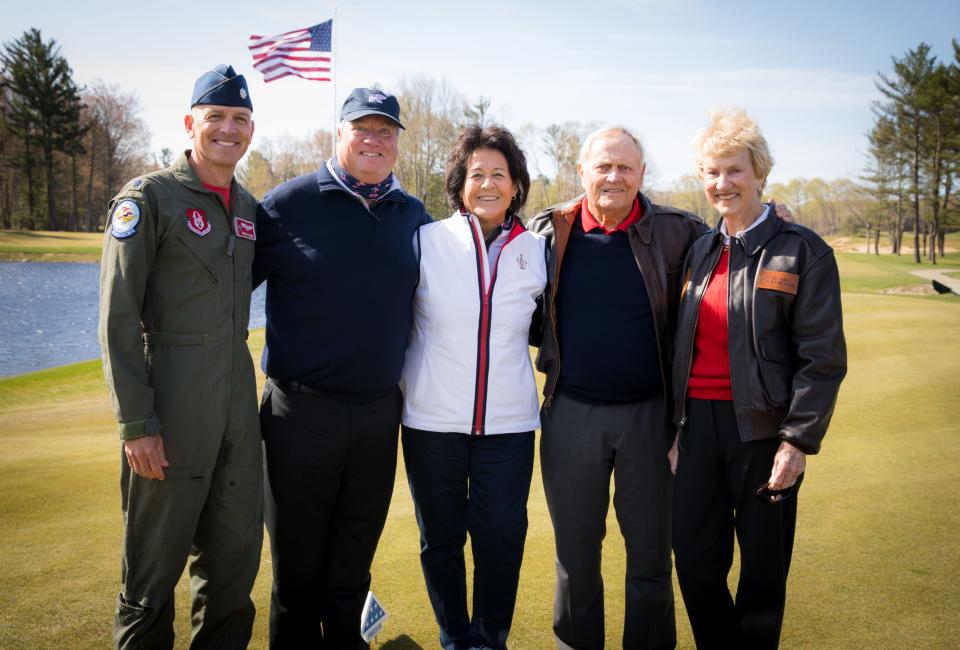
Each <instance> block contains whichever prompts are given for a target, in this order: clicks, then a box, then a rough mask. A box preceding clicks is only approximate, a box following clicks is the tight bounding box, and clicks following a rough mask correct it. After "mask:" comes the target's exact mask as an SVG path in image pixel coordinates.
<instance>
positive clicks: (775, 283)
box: [757, 269, 800, 296]
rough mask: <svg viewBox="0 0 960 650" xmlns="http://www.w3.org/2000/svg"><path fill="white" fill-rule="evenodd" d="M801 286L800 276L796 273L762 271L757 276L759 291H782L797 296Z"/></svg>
mask: <svg viewBox="0 0 960 650" xmlns="http://www.w3.org/2000/svg"><path fill="white" fill-rule="evenodd" d="M799 284H800V276H799V275H797V274H796V273H788V272H787V271H768V270H766V269H760V272H759V273H758V274H757V289H772V290H773V291H782V292H783V293H789V294H790V295H793V296H795V295H797V287H798V286H799Z"/></svg>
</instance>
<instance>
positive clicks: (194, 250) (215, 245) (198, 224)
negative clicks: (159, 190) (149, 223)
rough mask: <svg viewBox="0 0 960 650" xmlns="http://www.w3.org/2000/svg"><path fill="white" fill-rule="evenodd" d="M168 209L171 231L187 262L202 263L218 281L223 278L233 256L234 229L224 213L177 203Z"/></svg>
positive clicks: (214, 279)
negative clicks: (232, 236) (230, 246)
mask: <svg viewBox="0 0 960 650" xmlns="http://www.w3.org/2000/svg"><path fill="white" fill-rule="evenodd" d="M166 213H167V215H168V217H169V218H171V220H172V221H173V223H172V224H171V232H170V234H171V235H173V239H175V243H176V244H178V245H179V247H180V248H181V255H180V256H181V257H183V262H184V263H185V264H190V263H196V264H199V265H200V266H202V267H203V268H204V269H205V270H206V271H207V273H208V274H209V275H210V278H211V279H212V280H213V281H214V282H220V280H221V277H222V274H223V268H224V265H225V264H226V262H227V260H228V259H229V257H228V253H229V252H230V251H229V250H228V249H229V244H230V239H231V232H230V231H229V230H228V228H227V224H226V223H224V222H223V218H222V216H220V215H210V214H208V213H207V212H206V211H204V210H202V209H200V208H185V207H183V204H182V203H173V202H171V204H170V205H169V206H168V207H167V209H166Z"/></svg>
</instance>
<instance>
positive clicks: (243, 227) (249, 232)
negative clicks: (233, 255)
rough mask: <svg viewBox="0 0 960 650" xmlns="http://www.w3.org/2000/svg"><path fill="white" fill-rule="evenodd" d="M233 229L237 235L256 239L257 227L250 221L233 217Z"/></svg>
mask: <svg viewBox="0 0 960 650" xmlns="http://www.w3.org/2000/svg"><path fill="white" fill-rule="evenodd" d="M233 231H234V232H235V233H236V235H237V237H243V238H244V239H249V240H251V241H257V228H256V226H255V225H254V224H253V222H252V221H249V220H247V219H241V218H240V217H234V218H233Z"/></svg>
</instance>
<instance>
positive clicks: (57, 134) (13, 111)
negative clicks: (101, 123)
mask: <svg viewBox="0 0 960 650" xmlns="http://www.w3.org/2000/svg"><path fill="white" fill-rule="evenodd" d="M0 63H2V64H3V76H4V79H5V81H6V84H7V90H8V91H9V92H10V96H9V101H8V103H7V105H6V108H7V111H8V113H7V114H6V115H5V116H4V117H5V122H6V128H7V130H8V131H9V132H10V133H12V134H13V135H14V136H16V137H17V138H19V139H20V140H22V141H23V143H24V147H25V149H26V151H27V152H30V154H39V155H40V158H41V160H40V162H41V163H42V166H43V169H44V170H45V172H46V180H47V227H48V228H49V229H50V230H56V229H57V226H58V219H57V203H56V179H57V174H56V173H55V171H56V170H55V164H56V154H57V153H63V154H66V155H68V156H76V155H77V154H79V153H81V152H82V151H83V149H82V144H81V143H80V140H81V138H82V137H83V134H84V133H85V131H86V127H85V126H84V125H83V124H82V122H81V120H80V111H81V101H80V91H79V89H78V88H77V86H76V84H75V83H74V81H73V71H72V70H71V69H70V66H69V65H68V63H67V60H66V59H65V58H64V57H63V56H61V55H60V47H59V46H58V45H57V43H56V41H54V40H52V39H51V40H50V41H48V42H46V43H44V42H43V38H42V36H41V35H40V30H38V29H29V30H27V31H26V32H24V34H23V36H21V37H20V38H19V39H16V40H14V41H13V42H10V43H5V44H4V51H3V52H2V53H0ZM24 164H25V165H26V168H25V169H24V171H25V173H26V175H27V176H28V178H30V179H31V181H32V179H33V174H32V167H33V164H34V161H33V158H32V155H29V154H28V156H27V157H26V160H25V161H24ZM29 193H30V196H31V197H32V195H33V188H30V189H29ZM31 203H32V201H31ZM33 211H34V206H33V205H31V212H33ZM31 216H32V215H31Z"/></svg>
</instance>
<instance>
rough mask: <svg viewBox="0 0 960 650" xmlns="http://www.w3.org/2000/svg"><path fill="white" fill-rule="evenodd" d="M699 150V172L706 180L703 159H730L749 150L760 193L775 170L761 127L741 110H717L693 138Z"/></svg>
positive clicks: (697, 165)
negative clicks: (716, 157)
mask: <svg viewBox="0 0 960 650" xmlns="http://www.w3.org/2000/svg"><path fill="white" fill-rule="evenodd" d="M693 146H694V148H695V149H696V156H697V162H696V172H697V176H699V177H700V179H701V180H702V179H703V159H704V158H705V157H706V156H730V155H733V154H736V153H737V152H738V151H739V150H740V149H746V150H747V153H749V154H750V162H751V163H752V164H753V173H754V174H756V176H757V178H759V179H760V181H761V183H760V191H761V192H762V191H763V189H764V187H766V185H767V176H769V175H770V170H771V169H773V156H772V155H771V154H770V147H769V145H768V144H767V139H766V138H764V137H763V133H762V132H761V131H760V127H759V126H758V125H757V123H756V122H755V121H754V119H753V118H752V117H750V116H749V115H747V112H746V111H745V110H743V109H742V108H726V109H714V110H712V111H710V123H709V124H708V125H707V126H706V127H705V128H703V129H700V130H699V131H697V135H696V136H695V137H694V138H693Z"/></svg>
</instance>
